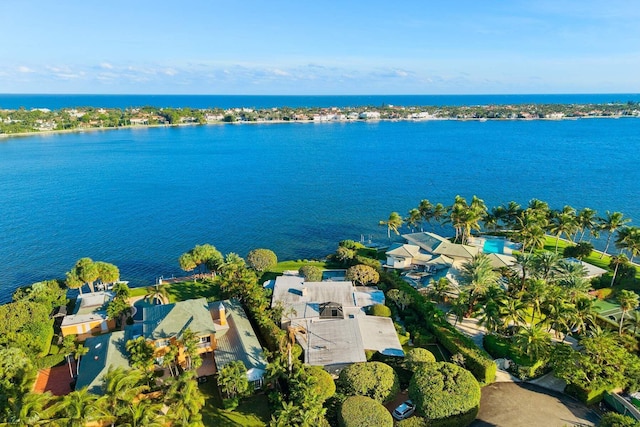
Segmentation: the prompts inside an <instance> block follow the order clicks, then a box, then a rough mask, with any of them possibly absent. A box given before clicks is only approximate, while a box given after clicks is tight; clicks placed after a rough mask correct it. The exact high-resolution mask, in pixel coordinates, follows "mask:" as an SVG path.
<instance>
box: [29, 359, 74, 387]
mask: <svg viewBox="0 0 640 427" xmlns="http://www.w3.org/2000/svg"><path fill="white" fill-rule="evenodd" d="M64 358H65V355H64V354H50V355H48V356H44V357H39V358H37V359H35V360H34V361H33V366H35V367H36V369H44V368H53V367H54V366H58V365H59V364H61V363H62V362H64ZM69 381H71V379H69Z"/></svg>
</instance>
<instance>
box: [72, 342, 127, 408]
mask: <svg viewBox="0 0 640 427" xmlns="http://www.w3.org/2000/svg"><path fill="white" fill-rule="evenodd" d="M125 345H126V338H125V332H124V331H118V332H112V333H110V334H104V335H100V336H97V337H93V338H88V339H87V340H86V341H85V342H84V346H85V347H87V348H88V349H89V351H88V352H87V354H86V355H84V356H83V357H82V358H81V359H80V365H79V366H78V379H77V381H76V389H80V388H82V387H88V390H89V392H91V393H94V394H100V395H101V394H102V393H103V391H102V385H103V380H104V376H105V375H106V373H107V372H108V371H109V368H110V367H112V368H119V367H123V368H129V360H128V358H127V351H126V348H125Z"/></svg>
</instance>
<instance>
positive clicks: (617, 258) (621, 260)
mask: <svg viewBox="0 0 640 427" xmlns="http://www.w3.org/2000/svg"><path fill="white" fill-rule="evenodd" d="M627 264H629V258H628V257H627V256H626V255H625V254H618V255H613V256H612V257H611V260H610V261H609V268H612V267H613V277H611V286H613V285H614V283H615V281H616V277H617V276H618V268H620V267H621V266H623V265H627Z"/></svg>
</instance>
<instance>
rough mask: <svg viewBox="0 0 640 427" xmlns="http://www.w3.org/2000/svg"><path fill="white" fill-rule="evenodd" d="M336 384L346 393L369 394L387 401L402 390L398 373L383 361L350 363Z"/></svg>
mask: <svg viewBox="0 0 640 427" xmlns="http://www.w3.org/2000/svg"><path fill="white" fill-rule="evenodd" d="M336 385H337V386H338V389H339V390H340V392H341V393H342V394H344V395H347V396H355V395H360V396H369V397H371V398H372V399H375V400H377V401H378V402H387V401H388V400H391V399H393V398H394V397H395V396H396V394H397V393H398V391H400V381H399V379H398V374H396V372H395V371H394V370H393V368H392V367H391V366H389V365H387V364H385V363H382V362H360V363H354V364H353V365H349V366H347V367H346V368H344V369H343V370H342V372H340V376H339V377H338V381H337V384H336Z"/></svg>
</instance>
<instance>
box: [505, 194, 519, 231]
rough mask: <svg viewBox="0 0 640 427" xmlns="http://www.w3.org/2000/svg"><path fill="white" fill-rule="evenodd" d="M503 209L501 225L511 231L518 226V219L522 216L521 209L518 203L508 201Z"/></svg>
mask: <svg viewBox="0 0 640 427" xmlns="http://www.w3.org/2000/svg"><path fill="white" fill-rule="evenodd" d="M503 209H504V215H503V219H502V223H503V224H504V226H505V227H508V228H510V229H513V228H514V227H515V226H516V225H517V224H518V218H519V217H520V215H522V207H521V206H520V205H519V204H518V203H516V202H514V201H510V202H509V203H507V206H503Z"/></svg>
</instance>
